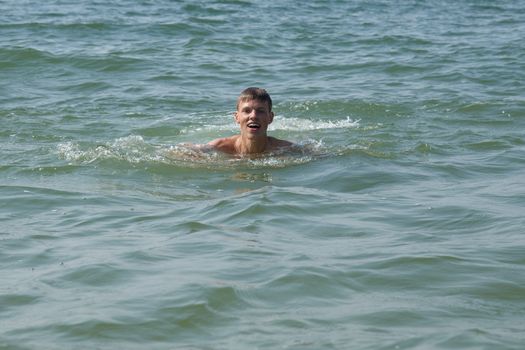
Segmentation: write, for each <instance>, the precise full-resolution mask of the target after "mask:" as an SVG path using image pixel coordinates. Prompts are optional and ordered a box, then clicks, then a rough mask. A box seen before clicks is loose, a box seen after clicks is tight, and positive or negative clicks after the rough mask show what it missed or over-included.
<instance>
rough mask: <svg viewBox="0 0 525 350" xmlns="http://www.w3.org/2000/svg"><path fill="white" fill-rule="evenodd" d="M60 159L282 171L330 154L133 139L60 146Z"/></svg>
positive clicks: (313, 144)
mask: <svg viewBox="0 0 525 350" xmlns="http://www.w3.org/2000/svg"><path fill="white" fill-rule="evenodd" d="M57 153H58V156H59V158H61V159H64V160H66V161H68V162H70V163H76V164H91V163H97V162H104V161H115V160H116V161H121V162H124V163H128V164H130V165H136V164H140V163H153V164H158V165H172V166H180V167H185V168H195V167H197V168H214V169H215V168H223V169H224V168H237V167H248V168H262V167H269V168H282V167H286V166H291V165H298V164H304V163H307V162H310V161H312V160H314V159H316V158H318V157H321V156H323V155H325V154H326V151H325V148H324V146H323V144H322V142H320V141H315V140H309V141H303V142H301V143H297V144H296V145H295V147H293V148H291V149H286V150H281V151H278V152H274V153H270V154H264V155H257V156H252V157H238V156H231V155H228V154H224V153H221V152H217V151H215V150H211V149H209V148H206V147H202V146H200V145H195V144H188V143H181V144H177V145H152V144H149V143H147V142H146V141H144V139H143V138H142V137H141V136H138V135H131V136H127V137H123V138H119V139H116V140H115V141H113V142H107V143H104V144H97V145H89V144H88V145H82V144H79V143H74V142H65V143H60V144H59V145H58V146H57Z"/></svg>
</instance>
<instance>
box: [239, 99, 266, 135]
mask: <svg viewBox="0 0 525 350" xmlns="http://www.w3.org/2000/svg"><path fill="white" fill-rule="evenodd" d="M273 116H274V114H273V112H272V111H270V107H269V106H268V103H267V102H265V101H260V100H242V101H240V102H239V106H238V107H237V111H236V112H235V121H236V122H237V124H239V127H240V128H241V134H243V135H247V136H248V137H256V136H261V135H263V136H266V130H267V129H268V125H270V124H271V123H272V121H273Z"/></svg>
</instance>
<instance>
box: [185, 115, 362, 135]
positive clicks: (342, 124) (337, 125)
mask: <svg viewBox="0 0 525 350" xmlns="http://www.w3.org/2000/svg"><path fill="white" fill-rule="evenodd" d="M218 119H220V120H219V121H220V122H222V123H220V124H203V125H200V126H193V127H191V128H185V129H182V130H181V134H190V133H201V132H210V131H219V132H222V131H229V132H236V131H238V129H239V127H238V126H237V124H235V123H233V122H230V120H231V119H232V118H231V117H230V116H228V117H227V118H226V117H224V116H220V117H219V118H218ZM359 122H360V120H359V119H358V120H354V119H352V118H350V117H349V116H347V117H346V118H345V119H341V120H335V121H332V120H312V119H302V118H295V117H283V116H275V118H274V120H273V123H272V124H270V125H269V127H268V130H269V131H278V130H283V131H292V132H294V131H297V132H302V131H313V130H324V129H352V128H357V127H359Z"/></svg>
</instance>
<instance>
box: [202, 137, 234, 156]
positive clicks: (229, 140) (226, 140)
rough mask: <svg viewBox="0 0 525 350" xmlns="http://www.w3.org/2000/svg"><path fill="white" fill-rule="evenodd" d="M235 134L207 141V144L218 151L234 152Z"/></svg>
mask: <svg viewBox="0 0 525 350" xmlns="http://www.w3.org/2000/svg"><path fill="white" fill-rule="evenodd" d="M236 139H237V136H231V137H222V138H219V139H215V140H212V141H210V142H208V144H207V145H208V146H210V147H212V148H213V149H216V150H217V151H220V152H225V153H235V141H236Z"/></svg>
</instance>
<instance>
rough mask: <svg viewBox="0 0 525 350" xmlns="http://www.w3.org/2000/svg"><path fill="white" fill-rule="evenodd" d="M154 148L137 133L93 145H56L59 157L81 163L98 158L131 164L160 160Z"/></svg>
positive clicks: (71, 143) (87, 162) (70, 143)
mask: <svg viewBox="0 0 525 350" xmlns="http://www.w3.org/2000/svg"><path fill="white" fill-rule="evenodd" d="M154 150H155V147H153V146H151V145H149V144H147V143H146V142H145V141H144V139H143V138H142V137H141V136H137V135H131V136H127V137H122V138H119V139H117V140H115V141H113V142H111V143H104V144H98V145H96V146H94V147H90V146H87V147H82V145H80V144H78V143H73V142H65V143H60V144H59V145H58V146H57V151H58V155H59V157H60V158H62V159H64V160H67V161H69V162H74V163H82V164H89V163H93V162H95V161H99V160H122V161H125V162H129V163H132V164H135V163H141V162H145V161H158V160H161V157H159V155H158V154H156V152H155V151H154Z"/></svg>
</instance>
